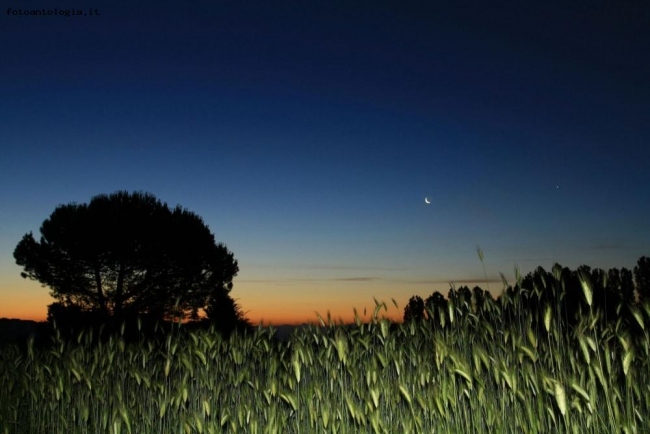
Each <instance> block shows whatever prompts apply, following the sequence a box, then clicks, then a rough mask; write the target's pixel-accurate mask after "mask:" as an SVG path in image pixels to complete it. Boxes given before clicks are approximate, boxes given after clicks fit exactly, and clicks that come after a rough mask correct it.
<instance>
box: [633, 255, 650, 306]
mask: <svg viewBox="0 0 650 434" xmlns="http://www.w3.org/2000/svg"><path fill="white" fill-rule="evenodd" d="M634 280H635V282H636V292H637V293H638V294H639V300H640V301H641V302H645V301H648V300H650V258H648V257H646V256H641V257H640V258H639V260H638V261H637V265H636V266H635V267H634Z"/></svg>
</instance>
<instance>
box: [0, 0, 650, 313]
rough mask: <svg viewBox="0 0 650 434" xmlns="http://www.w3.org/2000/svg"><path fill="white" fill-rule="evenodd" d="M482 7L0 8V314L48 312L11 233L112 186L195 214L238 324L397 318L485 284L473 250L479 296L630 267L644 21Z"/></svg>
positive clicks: (642, 233)
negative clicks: (217, 252)
mask: <svg viewBox="0 0 650 434" xmlns="http://www.w3.org/2000/svg"><path fill="white" fill-rule="evenodd" d="M12 3H13V4H14V5H13V6H11V8H13V9H21V8H22V9H26V8H31V7H35V8H39V9H40V8H42V7H49V6H50V4H49V3H50V2H40V3H39V4H34V5H32V2H29V4H28V2H25V1H23V2H18V1H15V2H12ZM352 3H354V4H352ZM432 3H433V5H432ZM448 3H453V5H451V4H448ZM474 3H477V4H474ZM478 3H479V2H394V1H391V2H377V1H373V2H369V1H368V2H349V1H346V2H335V1H327V2H324V1H310V2H269V1H264V2H262V1H246V2H242V1H237V2H221V1H204V0H199V1H188V2H182V3H181V2H169V1H165V2H162V3H161V2H156V3H153V2H152V3H151V4H150V5H149V6H145V5H142V4H131V3H127V2H114V1H111V2H108V1H103V0H102V1H94V0H93V1H92V2H87V1H84V2H82V5H79V4H78V3H77V4H74V3H71V4H70V5H69V6H73V7H79V6H83V7H84V11H86V9H87V8H90V7H92V8H97V9H98V11H99V12H100V15H99V16H81V17H61V16H20V15H16V16H15V15H12V14H11V13H10V14H9V15H7V14H6V12H7V11H5V10H3V11H0V12H2V13H1V14H0V15H1V16H0V28H1V30H0V59H2V60H1V62H2V67H1V68H0V82H1V83H2V89H1V90H0V126H1V128H0V147H1V154H0V221H1V222H2V223H1V225H0V297H2V303H0V316H10V317H11V316H14V317H34V318H36V317H38V318H42V317H44V316H45V312H46V305H47V304H48V303H50V302H51V301H52V300H51V299H50V298H49V297H48V296H47V290H46V289H43V288H40V286H39V285H38V283H34V282H26V281H23V280H22V279H20V277H19V273H20V271H21V270H20V268H19V267H18V266H16V265H15V263H14V260H13V257H12V252H13V249H14V247H15V245H16V243H17V242H18V241H19V240H20V238H21V237H22V235H23V234H25V233H27V232H29V231H33V232H35V233H37V232H38V229H39V227H40V224H41V223H42V221H43V220H44V219H46V218H47V217H48V216H49V215H50V213H51V212H52V211H53V210H54V208H55V207H56V206H57V205H59V204H62V203H69V202H73V201H75V202H87V201H89V200H90V198H91V197H92V196H94V195H96V194H100V193H111V192H113V191H115V190H118V189H125V190H131V191H133V190H144V191H148V192H151V193H153V194H155V195H156V196H157V197H158V198H159V199H161V200H163V201H166V202H168V203H169V204H170V205H172V206H173V205H176V204H181V205H183V206H185V207H187V208H188V209H190V210H191V211H194V212H196V213H197V214H199V215H201V216H202V217H203V218H204V220H205V222H206V223H207V224H208V225H209V226H210V228H211V230H212V231H213V232H214V233H215V235H216V238H217V239H218V240H219V241H223V242H225V243H226V244H227V245H228V247H229V248H230V249H231V250H232V251H233V252H234V253H235V257H236V258H237V259H238V260H239V263H240V269H241V271H240V273H239V276H238V277H237V278H236V279H235V287H234V290H233V293H232V295H233V296H234V297H235V298H237V299H239V302H240V304H241V305H242V308H243V309H244V310H245V311H248V312H249V316H250V317H251V318H252V319H253V320H254V321H257V320H259V319H260V318H264V319H265V320H267V321H268V320H271V321H274V322H276V323H277V322H283V321H284V319H286V320H287V321H302V320H304V319H313V318H314V317H315V316H314V313H313V312H314V310H318V311H319V312H321V313H325V312H326V310H327V309H328V308H329V309H331V310H332V312H333V313H334V314H335V315H337V316H347V315H349V314H350V313H351V312H352V307H357V308H359V309H361V310H363V308H364V307H366V306H367V307H369V308H371V307H373V302H372V297H373V296H376V297H377V298H378V299H380V300H382V299H383V300H386V301H390V298H391V297H394V298H395V299H396V300H397V302H398V303H399V304H400V309H399V310H397V309H394V308H393V309H392V311H391V314H392V315H394V316H400V317H401V313H402V312H401V309H403V307H404V305H405V303H406V301H407V300H408V298H409V297H410V296H411V295H414V294H419V295H421V296H423V297H426V296H428V295H429V294H431V293H432V292H433V291H434V290H439V291H441V292H443V293H444V294H446V292H447V290H448V288H449V282H456V284H457V285H460V284H465V283H466V282H467V284H472V285H473V284H474V283H475V282H479V284H481V286H483V287H484V288H485V287H486V286H487V285H486V284H485V282H484V280H485V278H484V276H483V268H482V266H481V263H480V261H479V260H478V257H477V254H476V245H477V244H479V245H480V246H481V247H482V249H483V251H484V252H485V266H486V269H487V273H488V280H489V281H490V289H491V290H492V292H493V293H495V295H497V294H498V293H499V291H500V289H501V284H500V278H499V275H498V273H499V272H500V271H501V272H504V273H505V274H506V276H508V277H511V276H512V275H513V271H512V270H513V266H514V264H519V266H520V267H521V269H522V271H523V272H528V271H530V270H532V269H534V268H535V267H537V266H539V265H541V266H543V267H545V268H547V269H550V268H551V266H552V265H553V263H554V262H559V263H561V264H562V265H565V266H569V267H571V268H574V267H577V266H578V265H580V264H587V265H591V266H593V267H601V268H605V269H608V268H612V267H618V268H620V267H627V268H633V267H634V265H635V263H636V260H637V259H638V258H639V257H640V256H642V255H650V226H649V225H648V221H649V217H650V200H649V199H650V191H649V187H648V186H649V185H650V175H649V174H648V167H650V150H649V149H650V141H649V139H650V80H649V79H648V77H650V60H649V59H650V56H649V55H648V53H650V32H649V31H648V30H649V29H650V6H648V4H647V3H646V2H642V1H623V2H621V1H609V2H605V1H591V2H562V3H560V2H511V3H512V4H506V3H505V2H480V3H481V4H480V5H478ZM519 3H522V4H519ZM538 3H539V4H538ZM53 6H54V5H52V7H53ZM57 7H58V8H59V9H62V8H64V7H66V4H65V2H62V3H61V4H59V5H57ZM425 197H429V198H431V201H432V204H431V205H426V204H425V203H424V198H425ZM481 282H482V283H481ZM2 306H4V307H2ZM299 315H300V317H299V318H298V316H299Z"/></svg>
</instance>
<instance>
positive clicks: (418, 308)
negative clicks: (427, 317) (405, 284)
mask: <svg viewBox="0 0 650 434" xmlns="http://www.w3.org/2000/svg"><path fill="white" fill-rule="evenodd" d="M423 319H424V300H422V297H420V296H419V295H414V296H413V297H411V298H410V299H409V302H408V304H407V305H406V307H405V308H404V322H409V321H421V320H423Z"/></svg>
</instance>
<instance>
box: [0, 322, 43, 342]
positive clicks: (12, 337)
mask: <svg viewBox="0 0 650 434" xmlns="http://www.w3.org/2000/svg"><path fill="white" fill-rule="evenodd" d="M44 327H46V323H44V322H37V321H30V320H22V319H14V318H0V347H2V346H4V345H9V344H15V343H23V342H26V341H27V338H28V337H29V336H30V335H32V334H33V335H35V336H38V335H39V334H42V333H43V329H44Z"/></svg>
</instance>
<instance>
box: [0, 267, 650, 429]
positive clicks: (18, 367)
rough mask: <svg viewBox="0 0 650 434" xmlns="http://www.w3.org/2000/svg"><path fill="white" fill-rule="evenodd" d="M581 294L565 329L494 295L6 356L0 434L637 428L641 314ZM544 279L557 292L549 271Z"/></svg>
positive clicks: (85, 336)
mask: <svg viewBox="0 0 650 434" xmlns="http://www.w3.org/2000/svg"><path fill="white" fill-rule="evenodd" d="M581 283H582V289H583V297H584V300H585V302H586V306H587V307H588V309H585V310H584V311H583V312H582V313H581V314H580V317H579V321H578V322H577V325H576V326H573V327H567V326H566V324H565V322H564V321H563V320H562V313H561V311H560V309H559V307H558V306H555V305H551V304H543V303H548V298H543V297H541V296H540V294H541V289H540V288H534V287H533V288H525V291H527V292H525V294H526V296H527V297H529V300H532V301H533V302H539V303H540V305H539V306H540V308H539V309H537V310H536V311H535V312H530V311H526V310H525V309H524V307H523V306H524V304H523V302H522V299H521V297H522V295H521V294H515V295H509V294H508V293H504V295H503V296H502V298H501V299H500V300H499V301H498V302H497V301H494V300H491V299H488V300H487V301H486V305H485V306H484V308H483V310H482V311H481V313H480V314H478V313H477V312H474V311H472V310H471V309H468V308H467V306H457V305H455V304H454V302H453V301H451V302H450V303H449V304H448V306H446V307H445V308H444V309H442V308H440V307H436V308H435V309H438V311H437V312H433V311H432V310H431V308H429V311H428V317H429V318H430V319H431V320H428V321H427V320H425V321H421V322H409V323H404V324H395V323H391V322H390V321H389V320H387V319H385V318H383V317H381V313H382V311H383V310H386V304H385V303H379V302H376V307H375V310H374V313H373V315H372V320H371V321H370V322H369V323H366V324H363V323H362V322H361V320H360V318H359V317H358V316H357V317H356V321H355V324H354V325H350V326H342V325H336V324H333V323H332V321H331V319H328V320H327V321H324V320H323V319H320V318H319V319H320V321H321V325H320V326H310V327H308V328H305V329H302V330H299V331H298V332H296V333H295V334H294V336H293V337H292V339H291V340H289V341H288V342H281V341H278V340H276V339H274V338H273V330H272V328H271V329H264V328H261V327H260V328H258V329H257V330H256V331H255V332H253V333H239V334H237V333H233V334H232V335H231V336H230V337H229V338H224V337H222V336H221V335H219V334H218V333H216V332H215V331H214V330H196V331H192V332H189V331H187V330H185V329H184V328H183V327H181V328H175V329H173V330H172V331H171V332H168V333H167V334H166V335H161V336H160V338H159V339H157V340H145V339H141V340H140V341H139V342H129V341H127V340H126V339H124V338H123V337H122V336H120V334H119V333H118V334H117V335H115V336H112V337H111V338H110V339H107V340H98V339H96V336H93V334H92V333H90V332H88V333H81V334H79V335H77V337H76V339H73V340H69V339H63V338H61V337H60V336H58V337H57V336H55V337H54V338H53V340H52V345H51V346H49V347H46V348H35V347H34V345H33V343H30V344H28V345H27V349H26V350H24V351H23V350H21V349H19V348H18V347H9V348H7V349H6V350H5V351H3V353H2V355H1V356H0V384H2V385H3V387H4V393H2V394H0V432H4V433H97V432H108V433H115V434H119V433H163V432H164V433H194V432H198V433H204V432H205V433H221V432H227V433H230V432H232V433H234V432H250V433H275V432H286V433H313V432H328V433H329V432H354V433H393V432H406V433H409V432H413V433H416V432H423V433H424V432H426V433H433V432H440V433H456V432H458V433H460V432H498V433H548V432H568V433H608V434H609V433H643V432H649V431H648V428H647V427H648V426H650V422H649V421H648V420H647V418H648V415H649V414H650V364H649V363H648V361H649V350H650V341H649V339H648V333H647V330H646V324H648V318H649V316H650V305H649V304H647V303H646V304H644V305H642V306H640V305H634V306H628V308H629V309H630V312H632V317H633V318H634V321H635V323H634V324H633V325H634V327H632V326H631V325H630V324H627V323H625V322H624V321H622V320H619V321H617V322H615V323H612V322H611V321H610V322H607V321H605V320H604V318H603V313H602V312H601V311H599V310H597V309H592V304H591V291H592V287H591V282H590V281H589V279H588V276H586V275H585V276H582V275H581ZM545 284H546V285H547V288H546V290H549V288H550V289H552V290H554V291H558V293H559V294H561V293H562V291H563V285H562V281H561V275H560V273H557V278H555V279H553V281H551V282H545ZM433 319H435V320H436V322H435V323H434V322H433ZM635 330H638V331H640V332H635Z"/></svg>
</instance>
